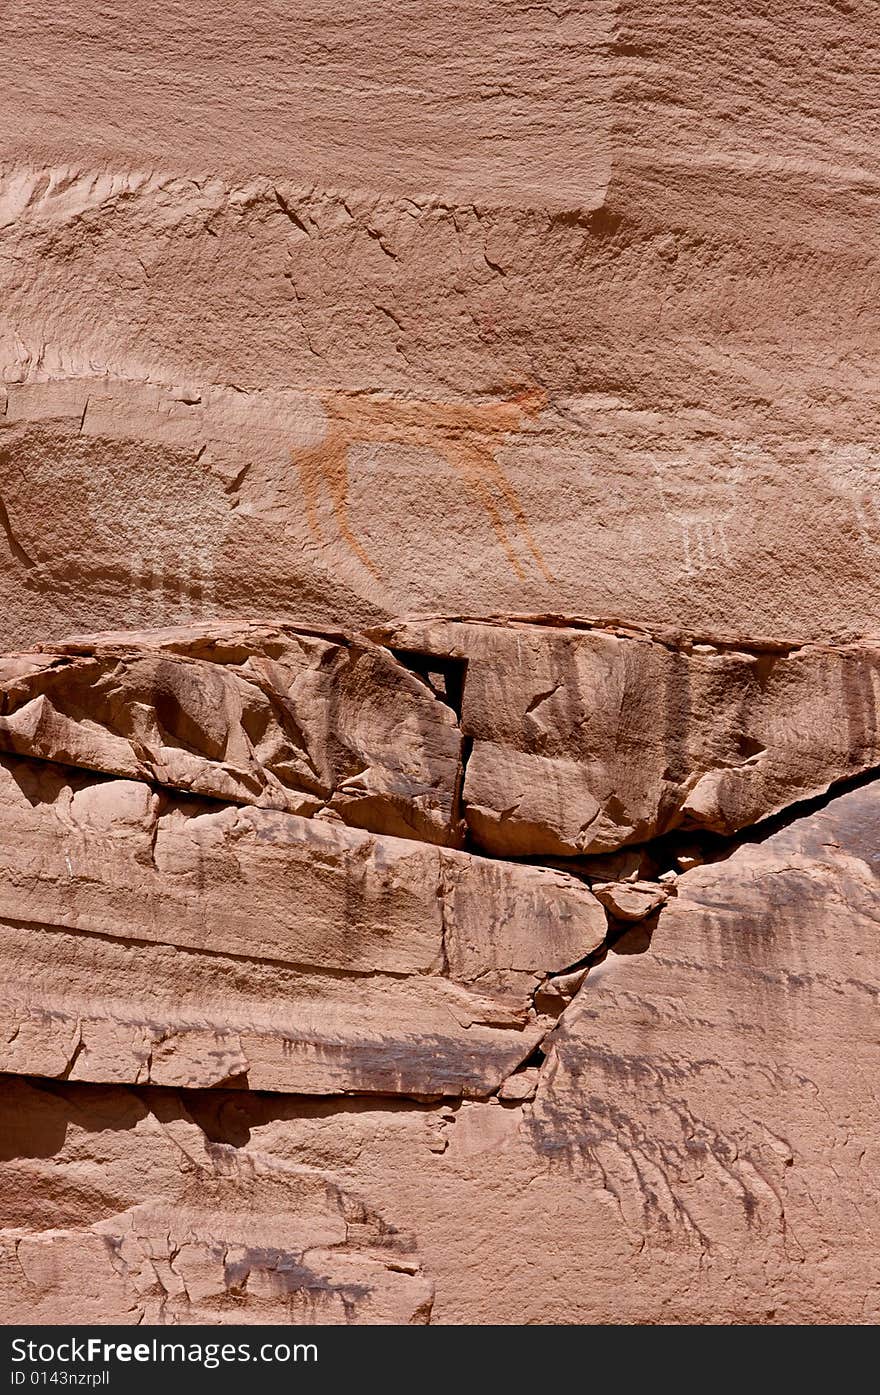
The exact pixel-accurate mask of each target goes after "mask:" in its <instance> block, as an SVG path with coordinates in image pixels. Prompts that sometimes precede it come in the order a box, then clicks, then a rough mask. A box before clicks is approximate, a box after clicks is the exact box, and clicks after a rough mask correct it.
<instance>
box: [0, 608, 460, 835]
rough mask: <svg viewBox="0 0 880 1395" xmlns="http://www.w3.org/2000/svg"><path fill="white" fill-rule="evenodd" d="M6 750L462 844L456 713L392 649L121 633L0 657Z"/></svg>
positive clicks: (329, 638)
mask: <svg viewBox="0 0 880 1395" xmlns="http://www.w3.org/2000/svg"><path fill="white" fill-rule="evenodd" d="M0 712H2V716H0V750H4V751H9V752H16V753H18V754H21V755H27V756H32V757H34V756H35V757H40V758H42V759H43V760H54V761H60V762H62V763H64V764H67V765H74V766H79V767H81V768H83V769H86V770H94V771H101V772H104V773H106V774H110V775H124V776H127V777H129V778H131V779H141V780H152V781H155V782H156V783H158V784H161V785H166V786H168V787H169V788H171V789H176V790H181V791H185V792H187V793H191V794H196V795H201V796H208V797H210V798H213V799H222V800H228V801H232V802H234V803H237V804H252V805H256V806H258V807H262V808H271V809H282V810H285V811H287V812H289V813H295V814H302V815H305V816H313V815H315V814H318V813H330V814H332V815H333V816H334V817H336V818H340V819H342V821H343V822H345V823H348V824H351V825H354V826H355V827H359V828H371V829H372V830H373V831H374V832H378V833H390V834H394V835H397V836H403V837H412V838H419V839H421V840H422V841H424V842H429V843H443V844H456V843H458V842H460V826H459V818H458V811H457V797H458V789H459V784H460V779H461V761H460V755H461V735H460V733H459V730H458V726H457V721H456V716H455V713H454V712H453V711H452V710H451V709H450V707H449V706H448V705H446V704H445V703H444V702H442V701H440V700H439V699H438V698H437V696H436V695H435V694H434V693H432V692H431V690H430V688H429V687H428V686H427V685H426V684H425V683H423V682H421V681H420V680H419V679H418V678H417V677H415V676H414V675H413V674H412V673H410V672H409V671H408V670H407V669H406V668H405V667H404V666H403V665H402V664H401V663H399V662H398V661H397V660H396V659H395V658H394V657H393V656H392V655H391V654H390V653H389V652H388V651H387V650H386V649H382V648H379V647H378V646H377V645H375V644H373V643H371V642H370V641H369V640H367V639H364V638H357V639H356V638H353V637H351V636H343V635H340V634H335V635H326V636H323V635H320V634H317V633H314V632H310V631H308V630H306V631H304V632H302V633H300V632H297V631H295V630H292V629H289V628H282V629H272V628H263V629H260V628H259V627H257V626H241V627H239V628H237V629H233V630H227V631H223V630H222V629H220V630H218V629H216V628H215V629H211V628H210V627H209V628H199V627H191V628H188V629H182V630H177V631H175V630H170V631H159V632H154V633H138V632H132V633H121V634H118V635H107V636H96V637H95V638H90V639H86V640H82V641H79V640H74V641H72V642H70V643H66V644H61V645H57V646H53V649H52V651H51V652H50V653H31V654H22V655H10V656H8V657H7V658H5V659H4V660H2V661H0Z"/></svg>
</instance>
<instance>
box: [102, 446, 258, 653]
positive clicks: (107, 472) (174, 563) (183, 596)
mask: <svg viewBox="0 0 880 1395" xmlns="http://www.w3.org/2000/svg"><path fill="white" fill-rule="evenodd" d="M88 509H89V515H90V517H91V521H92V524H93V527H94V529H95V532H96V534H97V537H98V541H99V544H100V545H101V547H102V550H103V551H105V552H106V553H107V554H108V555H109V556H112V557H115V558H118V559H120V561H122V562H123V563H124V564H125V566H126V568H127V571H128V575H129V579H130V584H129V594H128V606H127V612H126V615H125V620H126V622H127V623H130V624H133V625H138V626H151V625H163V624H167V623H170V622H172V621H173V622H186V621H189V620H209V619H213V618H214V617H215V611H216V603H215V595H214V563H215V557H216V555H217V552H218V550H219V549H220V548H221V547H222V545H223V543H224V541H225V539H226V535H227V533H228V531H229V526H230V522H231V518H232V512H231V509H232V500H231V499H230V498H229V497H228V495H227V494H226V493H225V492H224V490H223V486H222V484H221V482H220V481H219V480H218V479H216V478H215V476H213V475H212V474H211V472H210V471H209V470H207V469H205V468H204V466H202V465H200V464H199V463H198V462H197V461H192V462H191V463H188V464H186V465H184V464H183V463H182V462H180V461H178V462H177V463H176V465H175V469H174V470H173V471H163V470H162V468H161V466H159V465H156V464H155V463H152V462H150V461H149V460H146V461H144V462H143V463H140V462H139V464H138V466H137V468H133V467H132V462H131V460H130V459H123V460H120V461H117V462H113V463H112V464H109V463H101V464H95V465H93V466H92V468H91V471H90V474H89V481H88Z"/></svg>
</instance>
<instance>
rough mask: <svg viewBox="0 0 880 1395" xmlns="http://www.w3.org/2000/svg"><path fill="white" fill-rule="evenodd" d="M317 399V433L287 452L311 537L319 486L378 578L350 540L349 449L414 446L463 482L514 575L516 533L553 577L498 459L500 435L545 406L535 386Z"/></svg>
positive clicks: (317, 529) (317, 534)
mask: <svg viewBox="0 0 880 1395" xmlns="http://www.w3.org/2000/svg"><path fill="white" fill-rule="evenodd" d="M319 396H320V401H321V405H322V407H323V409H324V412H325V414H326V430H325V433H324V435H323V438H322V439H321V440H320V441H319V442H317V443H314V444H310V445H306V446H301V447H298V448H296V449H294V450H292V451H291V452H290V454H291V459H292V461H293V463H294V464H295V465H296V467H297V469H298V471H299V477H300V482H301V486H302V491H303V499H304V503H305V509H306V518H307V521H308V526H309V529H310V531H311V533H312V536H313V537H314V538H315V539H316V541H318V542H321V541H323V538H322V533H321V526H320V522H319V519H318V506H319V503H320V499H321V491H322V490H326V492H327V495H328V496H329V499H330V503H331V506H332V509H333V517H334V520H335V523H336V527H337V528H338V530H339V535H340V537H341V538H343V539H344V541H345V542H346V543H347V544H348V546H349V547H350V548H351V550H352V552H353V553H354V554H355V556H356V557H358V558H359V560H360V561H361V562H362V563H363V565H364V566H365V567H366V568H367V569H368V570H369V571H370V572H371V573H372V574H373V576H375V577H376V578H377V579H378V578H379V575H380V574H379V570H378V568H377V566H376V564H375V563H374V561H373V559H372V558H371V557H370V556H369V554H368V553H367V552H366V550H365V548H364V547H363V546H362V544H361V542H360V540H359V539H358V538H357V537H356V535H355V533H354V531H353V529H352V526H351V521H350V518H349V506H348V491H349V476H348V455H349V451H350V450H351V448H352V447H353V446H358V445H361V444H365V443H366V444H374V445H380V444H381V445H402V446H416V447H422V448H424V449H427V450H430V451H433V452H435V453H436V454H438V455H440V456H442V458H443V459H444V460H445V461H446V462H447V463H448V464H449V465H450V466H451V467H452V468H453V469H454V470H455V471H456V472H457V473H458V474H459V475H460V476H461V478H462V479H463V480H464V481H465V483H466V484H467V486H468V488H469V489H470V490H471V492H472V494H473V496H474V498H475V499H476V500H477V502H478V503H479V504H480V505H481V507H482V508H483V509H484V510H485V512H486V514H487V515H488V518H489V522H490V523H491V525H492V529H493V531H494V533H495V536H496V538H497V539H498V542H499V544H500V546H501V547H502V548H503V549H504V551H505V553H506V554H507V557H508V559H509V561H510V565H511V566H512V567H513V569H514V571H515V572H516V574H517V576H518V577H519V578H520V579H521V580H523V581H524V580H525V579H526V578H525V572H524V571H523V567H522V564H521V562H520V559H519V557H518V556H517V553H516V550H515V548H514V540H515V537H516V536H517V535H518V536H519V538H520V540H521V541H522V542H523V543H524V544H525V546H526V548H527V549H528V551H529V552H530V553H531V556H532V558H533V559H534V562H535V565H536V566H537V568H538V570H539V571H540V572H541V573H542V575H543V576H544V577H546V578H547V580H548V581H552V580H553V579H554V578H553V576H552V575H551V573H550V570H549V568H548V567H547V565H546V563H545V561H544V558H543V557H542V555H541V552H540V549H539V548H538V545H537V543H536V542H535V540H534V538H533V537H532V534H531V531H530V529H529V525H528V520H527V518H526V514H525V510H524V509H523V506H522V503H521V502H520V499H519V495H518V494H517V492H516V490H515V489H514V487H513V485H512V484H511V483H510V481H509V480H508V478H507V476H506V475H505V473H504V469H503V468H502V466H501V465H500V464H499V461H498V452H499V450H500V449H501V447H502V446H503V445H504V444H505V442H506V440H507V438H508V437H510V436H512V435H514V434H515V433H516V432H518V431H520V430H521V429H522V427H523V425H524V424H525V422H526V421H527V420H528V419H529V418H533V417H536V416H537V415H538V413H539V412H540V411H541V410H542V409H543V408H544V406H545V405H546V403H547V395H546V393H545V392H544V391H543V390H542V389H540V388H529V389H527V390H526V391H523V392H519V393H517V394H515V395H514V396H511V397H509V398H503V399H501V400H500V401H495V402H486V403H474V404H469V403H443V402H425V401H412V400H409V399H404V398H397V397H386V396H379V395H378V394H374V393H367V392H364V393H356V392H325V393H321V394H319ZM504 505H506V506H507V509H508V510H509V512H510V516H511V517H512V520H513V528H512V529H509V528H508V524H507V522H506V521H505V517H504V513H503V511H502V509H503V506H504ZM511 532H512V533H513V535H514V536H513V537H512V536H511Z"/></svg>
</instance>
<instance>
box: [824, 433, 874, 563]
mask: <svg viewBox="0 0 880 1395" xmlns="http://www.w3.org/2000/svg"><path fill="white" fill-rule="evenodd" d="M825 465H826V469H827V471H828V474H829V476H830V478H831V480H832V482H833V484H834V485H835V487H836V488H837V489H839V490H840V491H841V492H842V493H843V494H844V495H845V496H846V497H847V498H848V499H849V500H850V502H851V503H852V506H853V510H854V512H855V517H856V524H857V526H858V530H859V538H860V539H861V542H862V545H863V546H864V548H865V549H866V551H868V552H869V553H872V554H874V555H876V554H880V448H878V447H877V446H875V445H865V444H857V445H842V446H833V447H831V446H830V443H829V449H828V450H827V453H826V455H825Z"/></svg>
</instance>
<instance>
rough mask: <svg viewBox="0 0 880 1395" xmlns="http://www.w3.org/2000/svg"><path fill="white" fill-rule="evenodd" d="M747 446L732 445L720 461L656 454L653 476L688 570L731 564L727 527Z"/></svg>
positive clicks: (748, 450) (735, 504)
mask: <svg viewBox="0 0 880 1395" xmlns="http://www.w3.org/2000/svg"><path fill="white" fill-rule="evenodd" d="M750 454H751V448H750V447H748V446H737V447H735V448H734V449H733V451H732V452H731V455H730V458H729V460H727V461H726V462H723V463H721V464H717V463H715V462H711V461H698V460H695V459H694V458H693V457H691V456H671V457H668V458H665V459H664V458H663V457H661V456H658V457H656V458H655V460H654V481H655V483H656V485H657V490H658V492H659V494H660V501H661V504H662V506H663V512H664V513H665V514H666V516H667V518H669V519H670V520H671V521H672V522H674V523H675V525H676V526H677V527H678V529H679V533H680V536H681V545H682V552H683V560H684V567H683V569H684V571H685V573H686V574H687V575H688V576H698V575H700V574H701V573H703V572H712V571H717V570H718V569H720V568H725V567H731V566H733V559H732V557H731V555H730V544H729V540H728V533H729V527H730V520H731V519H733V518H735V516H736V514H737V512H738V509H739V492H740V486H741V484H742V480H743V475H744V469H745V461H746V457H747V456H748V455H750Z"/></svg>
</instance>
